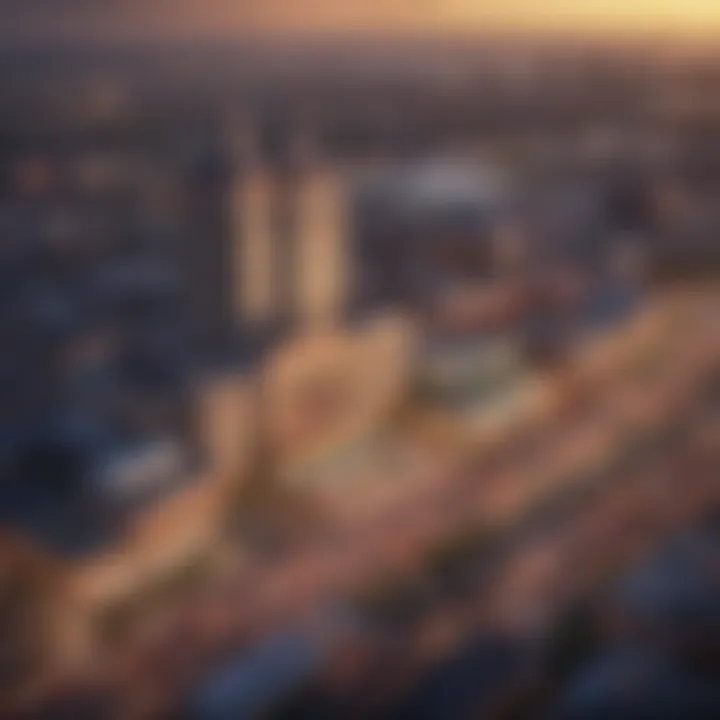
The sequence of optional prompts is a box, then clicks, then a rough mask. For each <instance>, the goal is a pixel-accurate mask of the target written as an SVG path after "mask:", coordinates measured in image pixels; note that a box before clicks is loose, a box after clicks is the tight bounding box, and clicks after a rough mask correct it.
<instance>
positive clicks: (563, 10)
mask: <svg viewBox="0 0 720 720" xmlns="http://www.w3.org/2000/svg"><path fill="white" fill-rule="evenodd" d="M0 18H1V21H0V27H1V28H2V32H3V34H5V35H8V34H14V35H17V36H22V35H35V36H39V37H43V36H46V35H50V36H52V35H64V36H68V35H69V36H90V35H92V36H100V37H103V36H130V37H149V38H155V37H159V38H162V37H168V38H172V37H188V36H191V37H201V38H211V39H212V38H230V39H232V38H233V37H243V36H247V35H251V36H265V35H272V34H276V35H291V36H303V35H318V34H319V35H323V34H327V35H332V34H335V35H337V34H348V33H356V34H363V33H370V34H372V33H379V34H389V35H413V34H423V35H428V34H430V35H431V34H433V33H438V34H448V33H450V34H451V33H456V32H457V33H463V34H467V33H470V34H471V33H473V32H493V31H508V30H509V31H512V30H517V31H523V32H524V31H530V32H538V33H543V32H570V33H578V34H580V33H590V34H599V35H604V34H610V35H612V34H625V35H628V34H629V35H633V34H639V35H643V34H658V33H659V34H664V35H673V34H676V35H684V36H687V35H690V36H692V35H698V36H700V35H703V36H707V35H711V36H712V35H716V34H718V35H720V0H0Z"/></svg>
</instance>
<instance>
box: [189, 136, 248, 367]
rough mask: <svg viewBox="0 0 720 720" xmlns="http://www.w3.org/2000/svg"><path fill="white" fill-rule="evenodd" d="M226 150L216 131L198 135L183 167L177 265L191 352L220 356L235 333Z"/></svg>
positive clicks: (229, 171)
mask: <svg viewBox="0 0 720 720" xmlns="http://www.w3.org/2000/svg"><path fill="white" fill-rule="evenodd" d="M233 173H234V167H233V162H232V156H231V154H230V153H229V152H228V151H227V150H226V149H225V148H224V147H223V146H222V144H221V143H220V142H219V138H217V137H212V136H210V137H204V138H202V139H201V140H200V142H199V143H198V146H197V148H196V149H194V151H193V157H192V159H191V161H190V164H189V167H188V169H187V172H186V181H185V193H184V201H185V207H186V222H185V231H184V238H183V240H184V242H183V250H184V252H183V258H182V264H183V270H184V276H185V283H186V287H187V305H188V307H187V310H188V319H189V325H190V332H191V337H192V341H193V345H194V349H195V351H196V353H197V354H198V355H199V356H200V357H201V358H202V359H203V360H214V359H218V358H221V357H224V356H226V355H227V354H228V353H229V351H230V350H232V348H233V343H234V339H235V313H234V298H235V293H236V292H237V290H236V287H235V285H236V282H237V278H236V277H235V272H234V270H235V264H234V262H233V243H232V236H233V231H234V228H233V222H232V220H233V214H232V192H231V189H232V182H233Z"/></svg>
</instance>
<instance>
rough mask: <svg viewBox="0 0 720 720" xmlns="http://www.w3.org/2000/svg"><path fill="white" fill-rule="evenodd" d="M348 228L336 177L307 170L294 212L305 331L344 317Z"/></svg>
mask: <svg viewBox="0 0 720 720" xmlns="http://www.w3.org/2000/svg"><path fill="white" fill-rule="evenodd" d="M347 225H348V218H347V208H346V204H345V194H344V187H343V183H342V180H341V177H340V175H339V173H337V172H333V171H332V170H331V169H330V168H328V167H323V166H317V167H312V168H308V169H307V170H306V171H305V173H304V174H303V175H302V176H301V178H300V179H299V183H298V187H297V213H296V242H297V253H298V254H297V272H298V295H299V297H298V301H299V310H300V315H301V322H302V324H303V325H305V326H306V327H310V328H317V327H330V326H332V325H334V324H335V323H337V322H338V320H339V319H340V318H341V317H342V315H343V310H344V303H345V297H346V294H347V290H348V282H349V277H348V274H347V268H346V258H345V252H346V247H345V243H346V239H347Z"/></svg>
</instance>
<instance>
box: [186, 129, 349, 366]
mask: <svg viewBox="0 0 720 720" xmlns="http://www.w3.org/2000/svg"><path fill="white" fill-rule="evenodd" d="M274 140H275V142H274V144H273V146H272V147H271V148H270V149H268V147H267V145H266V144H265V145H264V144H263V143H262V142H261V141H260V138H259V133H258V132H257V131H256V130H255V129H254V128H250V127H248V126H247V124H243V123H235V124H230V125H228V126H227V127H226V128H225V130H224V131H223V132H221V133H218V137H216V138H215V139H214V140H213V142H212V143H208V144H207V145H204V146H203V150H202V151H201V152H199V153H196V154H195V155H194V156H193V157H194V159H193V162H192V164H191V166H190V168H189V172H188V175H187V182H186V183H185V192H184V197H183V208H184V209H183V213H184V216H185V218H186V222H185V230H184V233H185V237H184V239H183V243H182V245H183V248H184V252H183V256H184V257H183V262H182V264H183V266H184V268H185V279H186V288H187V292H186V307H187V311H188V316H189V319H190V327H191V330H192V333H193V341H194V345H195V347H196V349H197V350H198V351H199V352H200V354H201V355H202V356H203V357H205V358H208V359H210V358H223V357H226V358H227V357H238V356H244V357H246V358H248V359H250V358H252V357H253V356H257V355H258V354H260V353H261V352H262V351H263V350H264V348H265V347H266V346H267V344H268V342H270V341H271V340H273V339H277V338H278V337H279V336H282V335H283V334H286V333H302V332H304V331H306V330H312V329H316V328H325V327H328V326H332V325H333V324H334V323H335V322H337V321H338V320H339V319H340V317H341V316H342V313H343V308H344V304H345V300H346V295H347V290H348V287H349V283H348V279H349V274H348V270H349V268H348V267H347V259H346V258H347V247H346V244H347V236H348V215H349V213H348V207H347V205H348V195H347V185H346V182H345V179H344V177H343V173H342V171H341V170H340V169H339V168H338V167H336V166H333V165H332V164H331V163H329V162H326V161H325V159H324V158H323V156H322V155H321V153H320V152H319V151H318V148H317V145H316V143H314V142H312V136H311V135H310V133H307V132H300V131H297V130H293V131H289V132H286V133H284V134H283V135H282V136H280V137H279V138H275V139H274Z"/></svg>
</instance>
